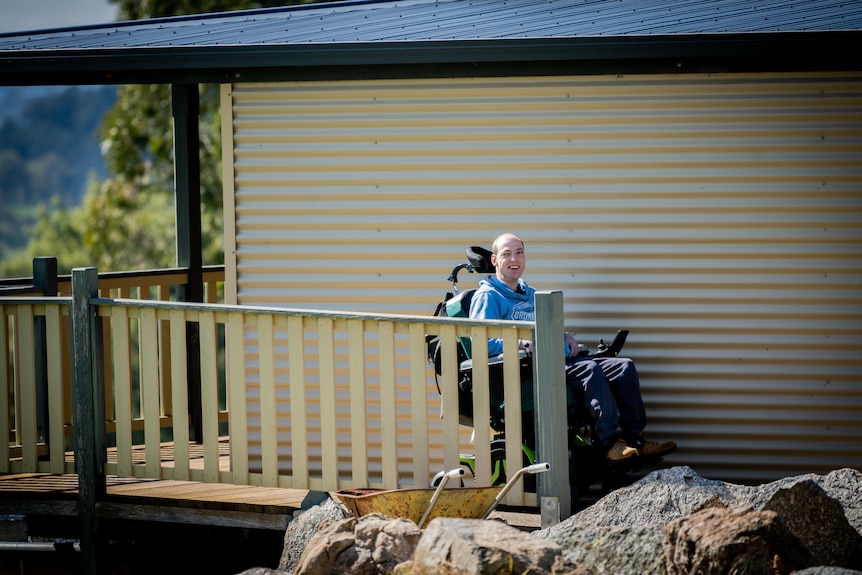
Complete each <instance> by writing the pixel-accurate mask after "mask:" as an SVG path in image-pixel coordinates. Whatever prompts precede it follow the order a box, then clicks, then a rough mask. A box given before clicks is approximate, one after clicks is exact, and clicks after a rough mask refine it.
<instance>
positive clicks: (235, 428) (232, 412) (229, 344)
mask: <svg viewBox="0 0 862 575" xmlns="http://www.w3.org/2000/svg"><path fill="white" fill-rule="evenodd" d="M225 332H226V333H225V350H226V357H225V363H226V364H227V365H226V366H225V368H226V370H227V378H226V379H227V398H228V422H229V424H228V425H229V428H228V429H229V433H230V461H231V476H232V477H233V482H234V483H235V484H240V485H245V484H247V483H248V417H247V405H248V404H247V393H248V391H247V390H246V386H245V361H244V357H245V322H244V318H243V315H242V314H239V313H232V314H230V315H229V316H228V321H227V325H226V326H225Z"/></svg>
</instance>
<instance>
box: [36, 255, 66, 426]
mask: <svg viewBox="0 0 862 575" xmlns="http://www.w3.org/2000/svg"><path fill="white" fill-rule="evenodd" d="M33 289H34V290H36V291H38V292H41V294H42V295H43V296H45V297H55V296H56V295H57V258H51V257H41V258H33ZM45 329H46V327H45V318H44V317H42V316H37V317H34V318H33V339H34V342H33V343H34V345H35V358H36V434H37V436H38V438H39V441H44V442H45V443H48V442H50V441H51V438H50V437H49V434H48V431H49V430H50V426H49V425H48V416H49V414H48V337H47V335H48V334H47V333H46V332H45ZM60 441H62V438H60Z"/></svg>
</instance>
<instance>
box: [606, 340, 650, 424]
mask: <svg viewBox="0 0 862 575" xmlns="http://www.w3.org/2000/svg"><path fill="white" fill-rule="evenodd" d="M596 363H598V364H599V366H600V367H601V368H602V372H603V373H604V374H605V377H606V378H607V381H608V387H609V388H610V390H611V394H613V397H614V399H615V400H616V404H617V409H618V410H619V413H620V419H619V425H620V429H621V430H622V432H623V437H624V438H629V437H637V436H639V435H640V434H641V433H643V430H644V428H646V423H647V422H646V409H645V408H644V402H643V398H642V397H641V386H640V380H639V379H638V372H637V369H636V368H635V363H634V362H633V361H632V360H630V359H628V358H625V357H599V358H596Z"/></svg>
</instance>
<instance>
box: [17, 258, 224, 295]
mask: <svg viewBox="0 0 862 575" xmlns="http://www.w3.org/2000/svg"><path fill="white" fill-rule="evenodd" d="M224 270H225V266H224V264H218V265H209V266H203V273H204V275H209V274H212V273H219V272H224ZM188 271H189V268H187V267H174V268H151V269H145V270H131V271H115V272H99V281H100V282H102V281H107V282H109V283H110V282H112V281H118V280H126V279H131V280H134V279H138V278H147V279H161V278H171V277H175V276H182V275H184V274H187V273H188ZM71 281H72V275H71V274H59V275H57V282H58V283H63V284H68V283H71ZM19 289H25V290H29V292H25V293H33V277H32V276H30V277H15V278H0V295H2V294H4V293H10V292H8V291H7V290H19ZM11 293H15V292H14V291H13V292H11Z"/></svg>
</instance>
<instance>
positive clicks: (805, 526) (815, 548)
mask: <svg viewBox="0 0 862 575" xmlns="http://www.w3.org/2000/svg"><path fill="white" fill-rule="evenodd" d="M764 509H765V510H770V511H774V512H775V513H777V514H778V515H779V517H781V519H782V521H784V523H785V524H786V525H787V526H788V528H789V529H790V530H791V531H792V532H793V533H794V534H795V535H796V537H798V538H799V539H800V541H801V542H802V544H803V545H805V547H806V549H807V550H808V551H809V552H810V553H811V554H812V555H813V558H814V562H813V564H814V565H835V566H843V567H860V566H862V535H860V534H859V532H858V531H856V530H855V529H854V528H853V527H852V526H851V525H850V524H849V523H848V522H847V518H846V516H845V513H844V509H843V507H842V506H841V504H840V503H838V501H836V500H835V499H832V498H831V497H829V496H828V495H827V494H826V492H825V491H824V490H823V488H821V487H820V486H819V485H817V484H816V483H814V482H813V481H811V480H810V479H806V480H805V481H800V482H799V483H796V484H794V485H793V486H791V487H790V488H787V489H779V490H778V491H777V492H776V493H775V494H774V495H773V496H772V497H771V498H770V499H769V501H767V502H766V505H764Z"/></svg>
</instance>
